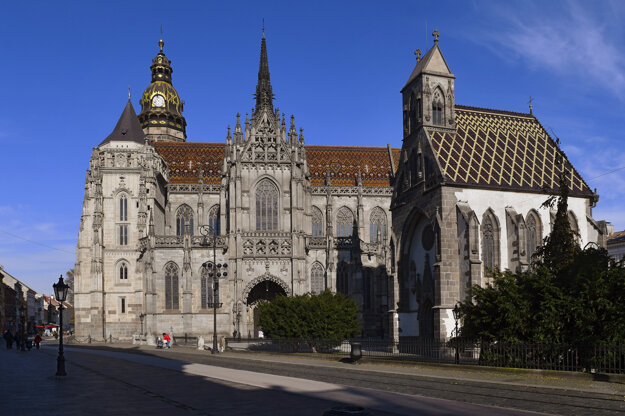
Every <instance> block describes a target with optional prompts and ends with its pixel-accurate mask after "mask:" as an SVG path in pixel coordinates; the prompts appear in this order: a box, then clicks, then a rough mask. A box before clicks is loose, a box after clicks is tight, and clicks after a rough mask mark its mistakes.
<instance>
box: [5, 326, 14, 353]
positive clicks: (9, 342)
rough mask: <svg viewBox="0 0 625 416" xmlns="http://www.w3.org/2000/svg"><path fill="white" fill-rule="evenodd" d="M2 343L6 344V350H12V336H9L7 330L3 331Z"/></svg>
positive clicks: (9, 332)
mask: <svg viewBox="0 0 625 416" xmlns="http://www.w3.org/2000/svg"><path fill="white" fill-rule="evenodd" d="M3 337H4V341H5V342H6V343H7V350H10V349H11V348H13V335H11V331H9V330H8V329H7V330H6V331H4V335H3Z"/></svg>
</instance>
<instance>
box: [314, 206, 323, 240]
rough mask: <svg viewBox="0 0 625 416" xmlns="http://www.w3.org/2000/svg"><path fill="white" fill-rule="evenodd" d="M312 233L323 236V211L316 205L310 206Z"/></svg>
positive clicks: (315, 235)
mask: <svg viewBox="0 0 625 416" xmlns="http://www.w3.org/2000/svg"><path fill="white" fill-rule="evenodd" d="M312 235H313V237H323V213H322V212H321V210H320V209H319V208H317V207H312Z"/></svg>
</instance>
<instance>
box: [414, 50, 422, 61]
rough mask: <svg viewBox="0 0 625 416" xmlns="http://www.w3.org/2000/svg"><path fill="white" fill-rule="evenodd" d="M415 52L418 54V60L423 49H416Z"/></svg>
mask: <svg viewBox="0 0 625 416" xmlns="http://www.w3.org/2000/svg"><path fill="white" fill-rule="evenodd" d="M414 54H415V55H417V62H419V61H420V60H421V49H415V51H414Z"/></svg>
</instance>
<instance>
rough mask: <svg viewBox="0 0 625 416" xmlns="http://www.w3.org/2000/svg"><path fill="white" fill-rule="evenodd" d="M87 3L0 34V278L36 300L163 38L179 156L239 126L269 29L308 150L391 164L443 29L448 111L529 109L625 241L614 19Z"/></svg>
mask: <svg viewBox="0 0 625 416" xmlns="http://www.w3.org/2000/svg"><path fill="white" fill-rule="evenodd" d="M90 3H91V2H82V1H81V2H78V1H76V2H49V1H46V2H43V1H42V2H5V4H3V6H2V14H1V16H0V56H1V58H0V61H1V62H2V77H3V83H2V104H0V149H1V157H2V159H1V160H2V163H1V164H0V178H2V179H1V182H0V264H2V265H3V266H4V267H5V269H6V270H7V271H8V272H9V273H11V274H13V275H15V276H16V277H17V278H19V279H22V280H23V281H24V282H25V283H27V284H29V285H31V286H32V287H33V288H34V289H36V290H38V291H43V292H46V293H50V292H51V289H52V287H51V285H52V283H53V282H54V280H55V278H56V279H58V275H59V274H61V273H65V271H67V270H68V269H70V268H71V267H73V263H74V258H75V245H76V238H77V234H78V225H79V220H80V213H81V205H82V198H83V191H84V181H85V170H86V169H87V167H88V162H89V157H90V154H91V150H92V148H93V147H94V146H96V145H98V144H99V143H100V142H101V141H102V140H103V139H104V138H105V137H106V136H107V135H108V134H109V133H110V131H111V130H112V129H113V127H114V126H115V123H116V122H117V119H118V117H119V115H120V113H121V111H122V109H123V107H124V105H125V103H126V100H127V87H128V85H130V86H131V87H132V91H133V104H134V105H135V109H138V107H139V106H138V99H139V97H140V94H141V92H142V91H143V89H144V88H146V87H147V86H148V84H149V82H150V71H149V66H150V63H151V60H152V58H153V57H154V56H155V54H156V53H157V51H158V46H157V42H158V39H159V37H160V25H161V24H162V25H163V30H164V36H163V38H164V40H165V53H166V54H167V56H168V57H169V58H170V59H171V60H172V61H173V63H172V65H173V68H174V72H173V83H174V86H175V87H176V89H177V90H178V92H179V94H180V96H181V97H182V99H183V100H184V101H185V102H186V105H185V113H184V116H185V117H186V120H187V123H188V128H187V133H188V136H189V140H190V141H223V140H224V139H225V135H226V129H227V126H228V125H229V124H230V125H234V120H235V115H236V113H237V112H241V113H242V114H245V112H246V111H250V109H251V107H252V106H253V104H254V102H253V98H252V94H253V93H254V88H255V85H256V77H257V71H258V58H259V49H260V35H261V21H262V19H263V18H264V19H265V26H266V34H267V44H268V51H269V68H270V71H271V79H272V84H273V89H274V93H275V94H276V105H277V106H279V107H280V109H281V111H282V112H285V113H286V114H287V115H290V114H294V115H295V120H296V124H297V126H298V128H299V127H303V128H304V134H305V137H306V142H307V143H309V144H345V145H369V146H385V145H386V143H391V144H392V145H393V146H395V147H400V146H401V129H402V114H401V97H400V94H399V90H400V89H401V87H402V86H403V85H404V83H405V82H406V80H407V78H408V76H409V75H410V72H411V71H412V69H413V67H414V65H415V57H414V55H413V51H414V50H415V49H416V48H420V49H421V50H422V51H424V52H425V51H426V50H427V49H429V48H430V47H431V45H432V36H431V35H430V34H431V32H432V31H433V29H438V30H439V31H440V33H441V37H440V47H441V49H442V51H443V54H444V55H445V58H446V60H447V63H448V64H449V66H450V67H451V70H452V71H453V72H454V74H455V75H456V77H457V78H456V102H457V103H458V104H464V105H472V106H478V107H489V108H497V109H505V110H511V111H520V112H527V111H528V104H527V102H528V98H529V96H530V95H531V96H532V97H534V98H535V101H534V114H535V115H536V116H537V117H538V118H539V120H540V121H541V123H542V124H543V125H544V126H546V127H547V128H551V129H553V131H554V132H555V133H556V134H557V136H558V137H559V138H560V139H561V141H562V144H563V148H564V150H565V152H566V153H567V155H568V157H569V158H570V159H571V160H572V162H573V164H574V165H575V166H576V167H577V169H578V170H579V171H580V172H581V173H582V175H583V177H584V178H585V179H586V180H587V182H588V183H589V184H590V186H591V187H592V188H595V187H596V188H598V192H599V194H600V195H601V199H600V202H599V206H598V207H597V208H596V209H595V211H594V217H595V218H597V219H606V220H608V221H611V222H612V223H613V224H614V225H615V227H616V229H624V228H625V210H624V209H623V208H622V207H623V195H624V194H625V169H622V170H619V171H616V172H613V173H609V172H611V171H613V170H615V169H618V168H621V167H624V166H625V150H624V149H625V146H623V144H622V141H623V132H622V131H623V124H624V123H623V122H624V118H625V116H624V114H625V111H624V110H625V28H624V27H623V25H622V22H623V21H625V2H619V1H613V2H608V1H593V2H584V1H579V2H576V1H571V2H556V1H553V2H551V1H550V2H544V1H538V2H533V3H532V2H527V1H524V2H501V1H455V2H450V1H436V2H433V1H387V2H381V1H375V2H373V1H336V0H335V1H308V2H293V1H284V2H279V1H269V0H267V1H254V2H245V1H240V2H223V1H222V2H215V1H211V2H208V1H202V2H200V1H198V2H190V1H187V2H172V1H169V2H159V1H149V2H143V1H123V2H122V1H120V2H117V1H109V2H97V4H98V7H94V6H91V5H87V4H90ZM545 3H548V4H547V5H545ZM94 4H95V3H94ZM426 21H427V32H426ZM24 239H27V240H32V241H34V242H37V243H39V244H43V245H45V246H42V245H38V244H34V243H33V242H30V241H25V240H24ZM46 246H47V247H46ZM50 247H51V248H50Z"/></svg>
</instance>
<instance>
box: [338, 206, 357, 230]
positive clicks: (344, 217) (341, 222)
mask: <svg viewBox="0 0 625 416" xmlns="http://www.w3.org/2000/svg"><path fill="white" fill-rule="evenodd" d="M353 226H354V214H353V213H352V210H351V209H349V208H347V207H341V209H339V212H338V213H337V214H336V236H337V237H351V236H352V230H353Z"/></svg>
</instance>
